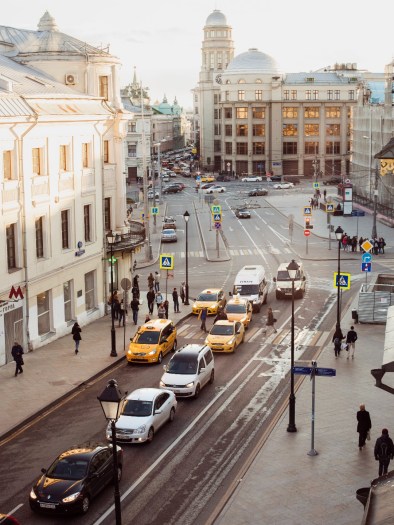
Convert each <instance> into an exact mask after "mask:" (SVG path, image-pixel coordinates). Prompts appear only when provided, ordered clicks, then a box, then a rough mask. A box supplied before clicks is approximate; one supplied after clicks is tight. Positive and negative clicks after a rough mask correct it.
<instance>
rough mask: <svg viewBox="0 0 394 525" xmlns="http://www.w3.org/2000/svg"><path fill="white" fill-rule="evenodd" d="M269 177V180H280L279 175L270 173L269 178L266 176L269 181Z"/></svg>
mask: <svg viewBox="0 0 394 525" xmlns="http://www.w3.org/2000/svg"><path fill="white" fill-rule="evenodd" d="M269 179H271V182H282V176H281V175H270V176H269V178H268V177H267V181H268V182H269Z"/></svg>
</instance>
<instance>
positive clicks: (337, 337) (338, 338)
mask: <svg viewBox="0 0 394 525" xmlns="http://www.w3.org/2000/svg"><path fill="white" fill-rule="evenodd" d="M343 338H344V337H343V333H342V330H341V329H340V327H339V326H337V327H336V329H335V332H334V335H333V336H332V342H333V343H334V352H335V357H339V356H340V354H341V343H342V339H343Z"/></svg>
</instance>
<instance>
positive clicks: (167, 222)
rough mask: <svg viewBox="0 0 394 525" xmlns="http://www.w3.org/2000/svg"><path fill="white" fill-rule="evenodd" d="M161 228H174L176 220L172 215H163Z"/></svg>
mask: <svg viewBox="0 0 394 525" xmlns="http://www.w3.org/2000/svg"><path fill="white" fill-rule="evenodd" d="M162 229H163V230H167V229H169V230H176V220H175V219H174V217H164V219H163V228H162Z"/></svg>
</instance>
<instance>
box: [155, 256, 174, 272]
mask: <svg viewBox="0 0 394 525" xmlns="http://www.w3.org/2000/svg"><path fill="white" fill-rule="evenodd" d="M159 260H160V270H173V269H174V256H173V255H170V254H168V253H162V254H160V258H159Z"/></svg>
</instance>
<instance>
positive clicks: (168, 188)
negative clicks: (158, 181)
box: [163, 184, 181, 193]
mask: <svg viewBox="0 0 394 525" xmlns="http://www.w3.org/2000/svg"><path fill="white" fill-rule="evenodd" d="M180 191H181V189H180V187H179V186H176V185H175V184H170V185H169V186H166V187H165V188H163V193H179V192H180Z"/></svg>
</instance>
